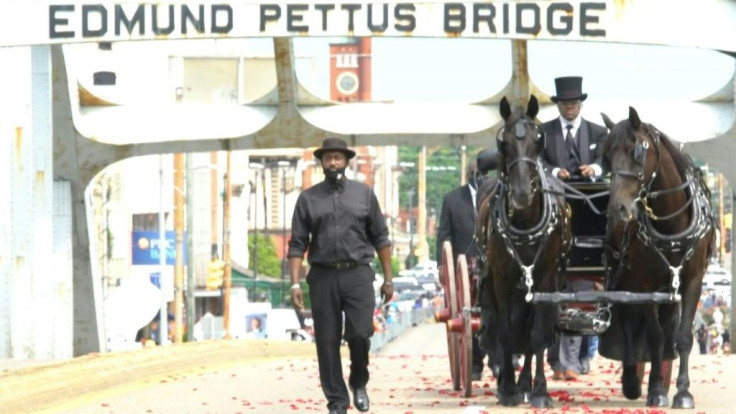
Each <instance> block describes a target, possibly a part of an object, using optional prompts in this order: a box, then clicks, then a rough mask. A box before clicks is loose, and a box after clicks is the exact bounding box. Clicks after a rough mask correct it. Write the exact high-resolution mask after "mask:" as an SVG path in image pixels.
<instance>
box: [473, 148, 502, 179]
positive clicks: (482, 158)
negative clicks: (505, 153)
mask: <svg viewBox="0 0 736 414" xmlns="http://www.w3.org/2000/svg"><path fill="white" fill-rule="evenodd" d="M475 161H476V163H477V165H478V171H479V172H480V173H481V174H485V173H487V172H488V171H491V170H495V169H496V164H497V163H498V151H496V150H495V149H491V148H486V149H484V150H483V151H481V152H479V153H478V155H477V156H476V157H475Z"/></svg>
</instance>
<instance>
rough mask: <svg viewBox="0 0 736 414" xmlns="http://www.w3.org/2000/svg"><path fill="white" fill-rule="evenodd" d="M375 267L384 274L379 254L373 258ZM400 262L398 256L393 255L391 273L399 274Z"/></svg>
mask: <svg viewBox="0 0 736 414" xmlns="http://www.w3.org/2000/svg"><path fill="white" fill-rule="evenodd" d="M373 269H374V270H375V271H376V273H379V274H383V266H381V259H379V258H378V256H376V257H374V258H373ZM399 270H401V268H400V264H399V258H398V257H391V274H392V275H393V276H397V275H398V274H399Z"/></svg>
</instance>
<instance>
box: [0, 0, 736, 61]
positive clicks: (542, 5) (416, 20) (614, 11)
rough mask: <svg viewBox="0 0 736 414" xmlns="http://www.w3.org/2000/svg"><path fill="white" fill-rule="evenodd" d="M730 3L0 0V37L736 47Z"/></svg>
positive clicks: (12, 40)
mask: <svg viewBox="0 0 736 414" xmlns="http://www.w3.org/2000/svg"><path fill="white" fill-rule="evenodd" d="M735 22H736V2H734V1H731V0H646V1H621V0H604V1H477V2H450V1H441V0H440V1H413V2H412V1H395V0H385V1H364V0H362V1H361V0H357V1H341V2H332V1H292V2H289V1H285V2H280V1H279V2H276V1H264V2H260V1H229V2H218V1H202V2H197V1H186V2H185V1H156V2H153V1H120V2H116V1H86V0H82V1H56V0H51V1H34V0H31V1H24V2H18V1H8V0H4V1H0V46H14V45H34V44H54V43H79V42H112V41H127V40H162V39H198V38H241V37H310V36H312V37H313V36H384V37H436V38H439V37H467V38H506V39H527V40H533V39H535V40H536V39H546V40H576V41H601V42H622V43H645V44H666V45H676V46H693V47H705V48H709V49H715V50H723V51H730V52H733V51H736V42H733V39H736V24H734V23H735Z"/></svg>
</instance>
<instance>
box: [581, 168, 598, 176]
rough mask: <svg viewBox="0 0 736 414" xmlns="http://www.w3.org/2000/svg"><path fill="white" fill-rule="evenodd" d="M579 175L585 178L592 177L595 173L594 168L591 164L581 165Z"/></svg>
mask: <svg viewBox="0 0 736 414" xmlns="http://www.w3.org/2000/svg"><path fill="white" fill-rule="evenodd" d="M580 175H582V176H583V177H586V178H589V177H593V176H594V175H595V169H594V168H593V166H591V165H581V166H580Z"/></svg>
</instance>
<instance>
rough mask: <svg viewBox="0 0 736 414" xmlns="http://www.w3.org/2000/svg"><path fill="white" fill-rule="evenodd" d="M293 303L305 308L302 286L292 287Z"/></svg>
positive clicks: (302, 308) (296, 306)
mask: <svg viewBox="0 0 736 414" xmlns="http://www.w3.org/2000/svg"><path fill="white" fill-rule="evenodd" d="M291 304H292V305H293V306H294V307H295V308H298V309H300V310H304V297H303V295H302V288H300V287H294V288H292V289H291Z"/></svg>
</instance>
